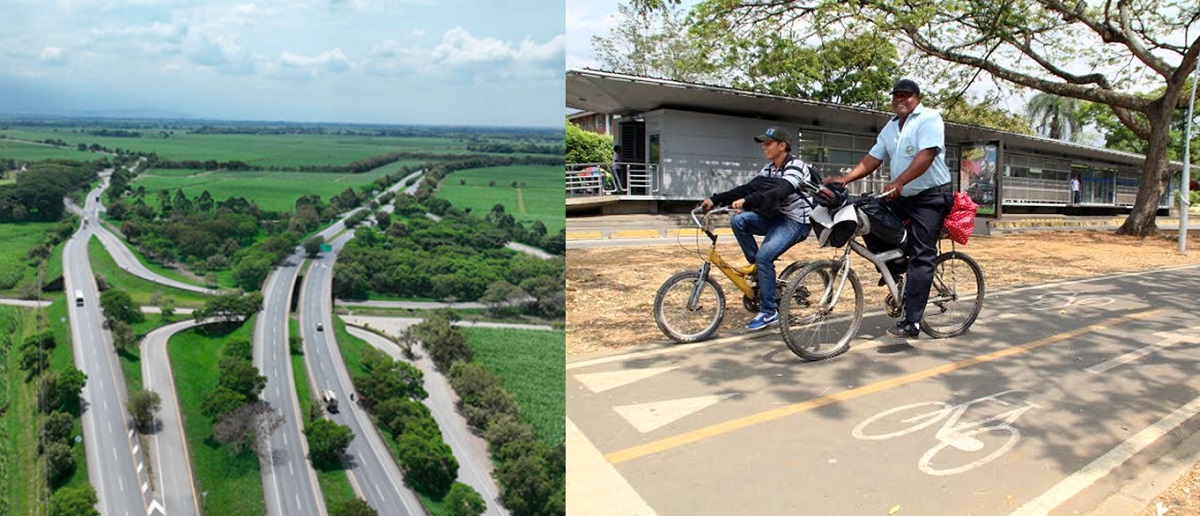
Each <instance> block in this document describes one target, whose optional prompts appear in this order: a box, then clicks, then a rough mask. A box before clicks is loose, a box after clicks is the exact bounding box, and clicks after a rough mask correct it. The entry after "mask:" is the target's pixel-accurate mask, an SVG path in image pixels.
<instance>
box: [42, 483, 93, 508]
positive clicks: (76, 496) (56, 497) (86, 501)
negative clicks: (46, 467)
mask: <svg viewBox="0 0 1200 516" xmlns="http://www.w3.org/2000/svg"><path fill="white" fill-rule="evenodd" d="M98 501H99V500H98V499H97V498H96V488H94V487H92V485H91V484H84V485H82V486H80V487H69V488H64V489H59V490H58V491H55V492H54V494H53V495H51V497H50V516H100V511H97V510H96V504H97V503H98Z"/></svg>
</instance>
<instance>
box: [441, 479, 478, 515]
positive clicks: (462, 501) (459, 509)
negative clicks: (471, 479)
mask: <svg viewBox="0 0 1200 516" xmlns="http://www.w3.org/2000/svg"><path fill="white" fill-rule="evenodd" d="M446 506H447V507H449V509H450V514H451V516H479V515H480V514H483V513H484V512H485V511H487V504H486V503H484V501H483V497H482V496H479V493H478V492H477V491H475V488H473V487H471V486H469V485H466V484H464V483H462V482H455V483H454V485H451V486H450V493H449V494H447V495H446Z"/></svg>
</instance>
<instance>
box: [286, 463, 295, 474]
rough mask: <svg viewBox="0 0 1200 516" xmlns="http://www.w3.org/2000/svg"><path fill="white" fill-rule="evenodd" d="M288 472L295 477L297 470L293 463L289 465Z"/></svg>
mask: <svg viewBox="0 0 1200 516" xmlns="http://www.w3.org/2000/svg"><path fill="white" fill-rule="evenodd" d="M288 472H289V473H291V474H292V475H293V476H294V475H295V474H296V468H294V467H292V463H291V462H289V463H288Z"/></svg>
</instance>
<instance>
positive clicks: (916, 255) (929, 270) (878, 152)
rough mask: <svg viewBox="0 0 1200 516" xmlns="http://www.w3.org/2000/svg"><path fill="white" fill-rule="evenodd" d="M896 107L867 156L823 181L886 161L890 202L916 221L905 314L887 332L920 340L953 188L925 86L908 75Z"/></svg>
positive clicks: (854, 176)
mask: <svg viewBox="0 0 1200 516" xmlns="http://www.w3.org/2000/svg"><path fill="white" fill-rule="evenodd" d="M892 111H894V112H895V113H896V116H894V117H892V118H891V120H889V121H888V123H887V125H885V126H884V127H883V130H881V131H880V132H879V136H878V138H877V139H876V140H875V146H873V147H871V150H870V151H869V152H868V153H867V155H866V156H863V158H862V160H861V161H859V163H858V164H857V165H855V166H854V168H853V169H851V170H850V172H849V173H848V174H846V175H845V176H842V177H829V178H826V179H825V181H824V182H825V183H831V182H843V183H851V182H853V181H857V180H859V179H861V178H863V177H866V176H868V175H870V174H871V173H872V172H874V171H875V170H876V169H878V168H879V166H880V165H882V164H883V162H884V161H885V160H887V162H888V171H889V174H890V177H891V182H890V183H888V185H887V186H886V187H884V192H889V193H888V196H887V202H888V206H889V207H890V208H891V209H892V211H894V212H895V213H896V215H897V216H899V217H900V218H901V219H902V220H903V219H911V220H912V223H911V224H910V225H909V227H908V230H907V231H908V238H907V240H906V243H905V245H906V247H907V248H906V252H907V254H908V269H907V274H908V284H907V285H906V286H905V287H904V314H903V316H902V317H901V319H900V321H899V322H897V323H896V326H895V327H893V328H889V329H888V333H889V334H891V335H893V336H897V337H903V338H916V337H917V335H918V334H920V326H919V324H920V321H921V318H922V317H923V316H924V315H925V303H926V302H927V301H929V289H930V287H931V286H932V284H933V262H934V259H936V258H937V239H938V237H939V236H940V235H941V232H942V222H943V221H944V220H945V218H946V214H947V213H949V211H950V206H952V205H953V192H952V188H951V186H950V169H949V168H947V167H946V159H945V154H946V128H945V123H944V122H943V121H942V115H941V113H939V112H937V111H936V110H934V109H930V108H927V107H925V106H923V105H921V88H920V87H919V86H917V83H916V82H914V81H912V80H910V79H900V80H899V81H896V84H895V85H894V86H893V87H892Z"/></svg>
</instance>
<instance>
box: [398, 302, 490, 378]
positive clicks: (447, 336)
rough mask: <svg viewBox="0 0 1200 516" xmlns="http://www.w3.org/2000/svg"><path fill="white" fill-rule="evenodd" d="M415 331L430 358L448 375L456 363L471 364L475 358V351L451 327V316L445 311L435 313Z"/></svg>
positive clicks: (418, 325)
mask: <svg viewBox="0 0 1200 516" xmlns="http://www.w3.org/2000/svg"><path fill="white" fill-rule="evenodd" d="M413 331H414V332H415V333H416V334H417V336H418V337H420V339H421V342H423V343H424V344H425V348H426V349H428V350H429V357H430V358H431V359H432V360H433V363H434V365H436V366H437V368H438V370H439V371H442V372H444V373H448V372H449V371H450V366H452V365H454V363H455V362H457V361H463V362H470V361H471V360H472V359H473V358H474V356H475V351H474V350H473V349H471V347H470V346H468V345H467V339H466V338H465V337H463V335H462V333H461V332H459V331H458V330H457V329H455V328H453V327H451V326H450V319H449V316H448V315H447V314H446V313H445V312H443V311H437V312H434V314H433V315H431V316H429V317H428V318H426V319H425V320H424V321H422V322H421V323H420V324H417V325H416V326H415V327H414V328H413Z"/></svg>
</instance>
